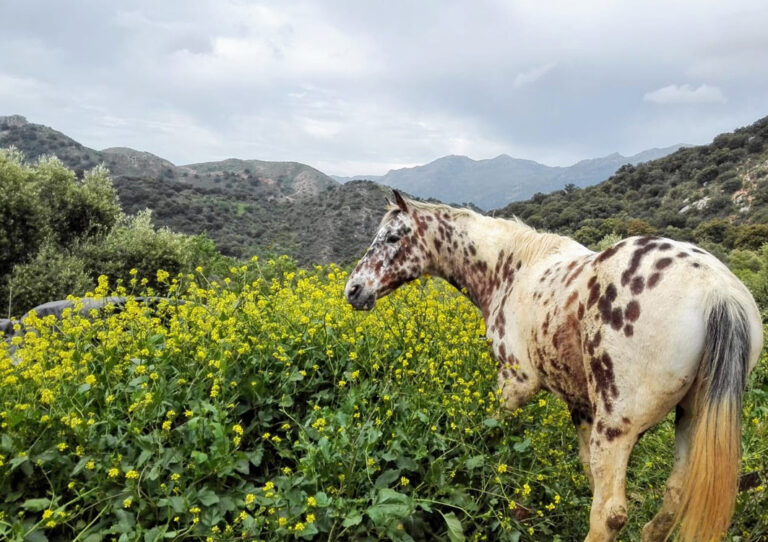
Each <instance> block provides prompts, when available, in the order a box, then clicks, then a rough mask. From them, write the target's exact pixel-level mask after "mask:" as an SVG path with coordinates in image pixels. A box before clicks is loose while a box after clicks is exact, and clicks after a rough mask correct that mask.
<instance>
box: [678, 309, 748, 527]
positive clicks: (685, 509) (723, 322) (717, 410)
mask: <svg viewBox="0 0 768 542" xmlns="http://www.w3.org/2000/svg"><path fill="white" fill-rule="evenodd" d="M749 356H750V325H749V320H748V317H747V311H746V310H745V307H744V305H743V303H741V302H739V300H738V299H734V298H722V297H721V298H718V299H713V301H712V303H711V305H710V307H709V310H708V313H707V329H706V339H705V348H704V356H703V357H702V360H701V364H700V365H699V371H698V374H697V378H696V382H694V386H695V387H694V388H693V389H692V391H693V412H692V414H693V427H692V435H691V437H692V438H691V443H690V452H689V457H688V464H687V465H686V467H685V469H686V470H685V473H684V478H683V487H682V490H681V497H680V509H679V513H678V515H679V517H678V520H679V521H680V539H681V540H682V541H683V542H694V541H696V542H710V541H713V540H720V538H721V537H722V536H723V535H724V534H725V531H726V530H727V529H728V526H729V525H730V522H731V516H732V515H733V509H734V505H735V504H736V496H737V494H738V476H739V461H740V458H741V406H742V398H743V394H744V387H745V385H746V380H747V375H748V372H749Z"/></svg>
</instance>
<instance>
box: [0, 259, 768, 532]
mask: <svg viewBox="0 0 768 542" xmlns="http://www.w3.org/2000/svg"><path fill="white" fill-rule="evenodd" d="M199 271H202V270H199ZM157 278H158V279H159V280H160V282H161V283H164V284H165V285H166V286H167V288H168V291H169V295H170V297H171V298H172V300H171V301H170V302H163V303H162V304H161V305H160V306H159V307H157V308H156V309H150V308H148V307H146V306H145V305H142V304H139V303H136V302H129V303H128V304H127V305H126V308H125V310H123V311H117V310H109V308H108V309H107V310H106V314H100V315H96V314H93V315H90V317H89V318H85V317H81V316H79V315H77V314H76V313H75V312H72V313H70V314H68V315H67V316H66V317H65V318H64V319H63V321H61V322H58V321H55V320H53V319H51V317H47V318H45V319H37V318H32V319H30V320H28V321H27V322H26V323H27V329H26V335H25V336H24V338H23V340H22V339H21V338H16V339H14V343H16V344H15V345H14V346H18V347H19V348H18V349H17V350H16V351H15V353H14V354H13V356H14V358H13V359H12V357H11V354H10V353H9V351H8V349H7V348H6V347H4V346H0V383H1V386H0V424H1V430H0V487H1V488H2V494H0V538H2V539H9V540H18V541H21V540H28V541H31V542H35V541H43V540H78V541H84V542H85V541H87V542H94V541H98V540H102V539H103V540H113V539H114V540H121V541H122V540H142V541H147V542H149V541H159V540H174V539H179V540H181V539H199V540H234V539H246V540H254V539H261V540H278V539H313V538H316V539H320V540H326V539H342V540H347V539H351V540H379V539H382V538H390V539H395V540H412V539H415V540H433V539H436V538H437V539H441V538H442V539H448V540H452V541H456V540H464V539H465V538H466V539H468V540H512V541H514V540H563V541H566V540H568V541H570V540H577V539H579V538H581V537H583V536H584V535H585V534H586V529H587V520H588V514H589V503H590V491H589V486H588V484H587V481H586V478H585V476H584V474H583V472H582V470H581V466H580V464H579V462H578V459H577V452H576V439H575V435H574V432H573V429H572V428H571V424H570V419H569V416H568V413H567V411H566V410H565V408H564V407H563V405H562V404H561V403H560V402H559V401H557V400H556V399H554V398H552V397H550V396H548V395H546V394H542V395H540V396H539V397H538V399H537V400H536V401H534V402H532V403H531V404H530V405H528V406H527V407H525V408H523V409H521V410H518V411H516V412H514V413H509V414H505V413H504V412H503V411H502V410H501V409H500V401H499V397H498V395H497V392H496V369H495V362H494V361H493V360H492V359H491V358H490V356H489V351H488V347H487V344H486V342H485V339H484V338H483V337H484V331H485V330H484V325H483V323H482V320H481V319H480V317H479V313H478V312H477V311H476V310H475V309H474V307H472V306H471V305H470V303H469V302H468V301H467V300H465V299H464V298H463V297H461V296H460V295H458V294H456V293H455V292H454V291H453V290H452V289H451V288H450V287H447V286H445V285H444V283H443V282H441V281H432V280H422V281H417V282H416V283H414V284H412V285H410V286H408V287H405V288H402V289H401V290H400V291H398V292H397V293H396V294H393V295H392V296H390V297H389V298H386V299H383V300H381V301H380V302H379V305H378V306H377V307H376V309H375V310H374V311H372V312H370V313H359V312H354V311H352V310H351V309H350V307H348V306H347V304H346V302H345V301H344V299H343V295H342V291H343V286H344V281H345V273H344V272H343V271H342V270H340V269H339V268H337V267H335V266H329V267H325V268H319V267H318V268H316V269H315V270H314V271H309V272H308V271H302V270H296V269H295V268H294V267H293V266H292V264H290V262H287V261H286V260H278V261H270V262H266V263H263V264H262V263H260V262H258V261H254V262H251V263H250V264H249V265H248V266H243V267H240V268H233V269H232V270H231V271H230V275H229V277H227V278H223V279H220V280H218V281H217V282H208V281H207V280H206V279H205V278H204V274H203V273H202V272H198V273H197V274H195V275H185V276H179V277H176V278H172V277H168V276H167V274H165V273H163V272H162V271H161V272H158V277H157ZM113 286H114V287H115V293H117V294H118V295H127V294H133V293H137V294H138V293H139V292H141V293H142V294H148V295H152V294H153V293H154V292H152V291H148V292H147V291H142V290H146V288H144V287H142V283H141V281H139V280H137V279H134V280H133V281H131V283H129V284H125V285H113ZM110 291H111V290H110V287H109V285H108V284H107V282H106V280H102V282H101V283H100V286H99V288H98V289H97V291H96V292H94V295H96V296H99V297H100V296H104V295H107V294H109V293H110ZM744 424H745V440H744V443H745V448H744V469H745V470H746V471H750V472H754V473H756V474H753V475H751V476H750V477H749V482H750V483H748V484H747V485H749V486H750V487H749V488H747V489H746V490H745V491H744V492H742V493H741V496H740V500H739V504H738V508H737V513H736V516H735V520H734V526H733V528H732V533H733V540H765V539H766V537H768V496H767V494H768V492H766V491H765V486H766V485H768V370H767V369H766V363H765V360H763V363H762V364H761V366H760V368H759V369H758V370H757V371H756V373H755V374H754V375H753V377H752V384H751V388H750V392H749V393H748V395H747V400H746V411H745V418H744ZM671 459H672V457H671V423H669V422H667V423H665V424H663V425H662V426H661V427H660V428H658V429H656V430H654V431H652V432H650V433H649V434H648V435H646V436H645V437H644V438H643V439H642V441H641V442H640V444H639V445H638V447H637V448H636V451H635V453H634V455H633V459H632V463H631V466H630V472H629V486H628V498H629V502H630V524H629V525H628V527H627V528H626V529H625V530H624V531H623V532H622V538H623V539H624V540H636V539H638V538H639V536H638V534H639V529H640V528H641V526H642V524H643V523H644V522H645V521H647V520H649V519H650V517H651V516H652V514H653V513H655V510H656V508H657V507H658V506H659V505H660V503H661V497H662V494H663V482H664V478H665V476H666V474H667V472H668V470H669V467H670V463H671Z"/></svg>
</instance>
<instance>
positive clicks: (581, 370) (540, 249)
mask: <svg viewBox="0 0 768 542" xmlns="http://www.w3.org/2000/svg"><path fill="white" fill-rule="evenodd" d="M394 197H395V202H394V203H391V202H390V203H389V206H388V209H387V211H386V214H385V215H384V218H383V220H382V222H381V224H380V226H379V229H378V232H377V233H376V235H375V237H374V239H373V242H372V243H371V245H370V247H369V248H368V250H367V252H366V253H365V255H364V256H363V257H362V259H361V260H360V262H359V263H358V264H357V266H356V267H355V269H354V270H353V271H352V272H351V274H350V275H349V278H348V281H347V284H346V287H345V291H344V295H345V297H346V299H347V301H348V302H349V303H350V304H351V305H352V306H353V308H355V309H358V310H371V309H372V308H373V307H374V305H375V303H376V300H377V299H379V298H381V297H383V296H385V295H387V294H389V293H390V292H392V291H394V290H395V289H396V288H398V287H399V286H401V285H403V284H405V283H407V282H409V281H412V280H414V279H416V278H418V277H420V276H421V275H424V274H430V275H435V276H439V277H442V278H444V279H445V280H447V281H448V282H449V283H450V284H452V285H453V286H454V287H456V288H457V289H459V290H460V291H461V292H462V293H464V294H465V295H467V296H468V297H469V299H470V300H471V301H472V302H473V303H474V304H475V305H476V306H477V307H478V308H479V309H480V312H481V313H482V316H483V318H484V320H485V324H486V335H487V337H488V339H489V340H490V344H491V348H492V351H493V355H494V357H495V358H496V360H497V361H498V365H499V369H498V384H499V386H500V388H501V394H502V397H503V401H504V403H505V405H504V406H505V407H506V408H508V409H510V410H514V409H516V408H518V407H519V406H521V405H523V404H524V403H526V402H527V401H529V400H530V399H531V398H532V397H533V396H534V395H535V394H536V393H537V392H538V391H539V390H540V389H544V390H547V391H549V392H550V393H552V394H554V395H555V396H557V397H559V398H560V399H562V400H563V401H564V402H565V403H566V405H567V406H568V409H569V411H570V413H571V418H572V420H573V423H574V425H575V428H576V433H577V435H578V442H579V458H580V460H581V462H582V463H583V465H584V468H585V470H586V474H587V478H588V480H589V482H590V486H591V488H592V492H593V499H592V507H591V510H590V515H589V532H588V534H587V537H586V539H585V540H586V541H587V542H598V541H611V540H615V539H616V536H617V534H618V532H619V531H620V530H621V529H622V527H623V526H624V524H625V523H626V521H627V501H626V495H625V480H626V470H627V463H628V460H629V456H630V453H631V451H632V449H633V447H634V446H635V444H636V443H637V441H638V440H639V438H640V437H641V436H642V434H643V433H644V432H645V431H646V430H648V429H649V428H651V427H653V426H654V425H656V424H657V423H659V422H660V421H661V420H662V419H663V418H664V417H665V416H666V415H667V414H668V413H669V412H670V411H671V410H672V409H673V408H674V409H675V459H674V464H673V468H672V471H671V473H670V475H669V478H668V479H667V482H666V490H665V494H664V500H663V504H662V507H661V509H660V510H659V512H658V513H657V514H656V515H655V516H654V518H653V519H652V520H651V521H649V522H648V523H647V524H646V525H645V526H644V527H643V531H642V539H643V540H644V541H646V542H648V541H662V540H666V539H667V538H668V537H669V536H670V535H671V534H672V532H673V531H674V529H675V528H677V526H678V525H679V537H680V539H681V540H683V541H684V542H692V541H694V540H695V541H700V542H701V541H710V540H718V539H720V538H721V537H722V536H723V535H724V534H725V532H726V531H727V529H728V526H729V525H730V520H731V516H732V515H733V509H734V505H735V500H736V496H737V493H738V472H739V462H740V457H741V410H742V397H743V393H744V388H745V386H746V381H747V377H748V375H749V373H750V372H751V370H752V369H753V368H754V367H755V365H756V364H757V360H758V357H759V354H760V351H761V349H762V342H763V337H762V323H761V317H760V313H759V311H758V308H757V305H756V303H755V301H754V299H753V297H752V295H751V294H750V292H749V291H748V290H747V288H746V287H745V286H744V285H743V284H742V283H741V282H740V281H739V280H738V279H737V278H736V277H735V276H734V275H733V274H732V273H731V272H730V271H729V270H728V268H727V267H726V266H725V265H724V264H723V263H721V262H720V261H719V260H718V259H717V258H715V257H714V256H712V255H711V254H709V253H707V252H705V251H704V250H702V249H700V248H698V247H696V246H694V245H692V244H690V243H685V242H678V241H673V240H671V239H665V238H661V237H656V236H642V237H630V238H627V239H624V240H622V241H619V242H618V243H616V244H614V245H613V246H611V247H609V248H607V249H606V250H603V251H602V252H599V253H598V252H594V251H592V250H589V249H588V248H586V247H584V246H583V245H581V244H579V243H577V242H576V241H574V240H572V239H570V238H568V237H563V236H560V235H555V234H552V233H543V232H537V231H536V230H535V229H533V228H531V227H529V226H527V225H525V224H524V223H522V222H521V221H519V220H517V219H514V220H506V219H500V218H492V217H489V216H484V215H481V214H479V213H476V212H474V211H472V210H469V209H457V208H454V207H450V206H447V205H441V204H430V203H423V202H418V201H414V200H411V199H406V198H404V197H403V196H402V195H401V194H400V193H398V192H397V191H395V192H394Z"/></svg>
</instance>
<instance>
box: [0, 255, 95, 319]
mask: <svg viewBox="0 0 768 542" xmlns="http://www.w3.org/2000/svg"><path fill="white" fill-rule="evenodd" d="M94 285H95V283H94V282H93V281H92V280H91V279H90V277H89V276H88V273H87V272H86V269H85V262H83V260H82V259H81V258H78V257H77V256H73V255H71V254H67V253H65V252H63V251H61V250H59V249H58V248H56V247H53V246H52V245H45V246H44V247H43V248H42V249H41V250H40V251H39V252H38V253H37V255H36V256H35V257H34V259H33V260H32V261H30V262H27V263H23V264H19V265H17V266H15V267H14V268H13V272H12V273H11V277H10V284H9V292H8V298H9V301H10V303H9V313H10V314H14V315H21V314H23V313H24V312H26V311H27V310H28V309H31V308H32V307H35V306H37V305H41V304H43V303H45V302H47V301H53V300H56V299H66V297H67V296H68V295H71V294H74V295H83V294H85V292H87V291H88V290H90V289H91V288H93V286H94Z"/></svg>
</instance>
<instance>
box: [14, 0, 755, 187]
mask: <svg viewBox="0 0 768 542" xmlns="http://www.w3.org/2000/svg"><path fill="white" fill-rule="evenodd" d="M766 28H768V2H765V0H728V1H727V2H726V1H722V0H712V1H710V0H685V1H684V0H666V1H655V0H641V1H613V0H605V1H597V0H580V1H578V2H575V1H572V0H562V1H550V0H530V1H513V0H507V1H502V0H475V1H471V2H470V1H468V0H467V1H453V0H435V1H429V0H419V1H416V2H414V1H400V0H381V1H379V0H365V1H359V0H350V1H342V0H328V1H324V0H317V1H288V0H279V1H274V2H269V1H266V2H257V1H253V2H251V1H245V0H242V1H234V0H162V1H160V2H158V1H157V0H148V1H134V0H122V1H120V2H105V1H104V0H82V1H78V2H61V1H58V0H50V1H42V0H0V115H4V114H12V113H18V114H22V115H25V116H26V117H27V118H28V119H29V120H30V121H31V122H36V123H40V124H45V125H48V126H52V127H54V128H56V129H57V130H60V131H62V132H64V133H65V134H67V135H69V136H71V137H73V138H75V139H76V140H78V141H80V142H81V143H83V144H85V145H87V146H90V147H93V148H96V149H102V148H106V147H111V146H128V147H133V148H136V149H139V150H145V151H149V152H152V153H155V154H157V155H160V156H162V157H164V158H167V159H169V160H171V161H172V162H174V163H176V164H185V163H190V162H202V161H209V160H218V159H223V158H227V157H239V158H256V159H261V160H295V161H299V162H304V163H307V164H310V165H313V166H315V167H317V168H319V169H321V170H322V171H324V172H326V173H330V174H339V175H352V174H361V173H368V174H383V173H385V172H386V171H387V170H388V169H390V168H394V167H402V166H407V165H416V164H422V163H426V162H428V161H431V160H433V159H435V158H437V157H439V156H443V155H446V154H464V155H468V156H470V157H472V158H475V159H480V158H490V157H493V156H496V155H498V154H501V153H507V154H510V155H512V156H515V157H520V158H530V159H534V160H538V161H540V162H544V163H547V164H550V165H567V164H570V163H573V162H575V161H577V160H579V159H582V158H588V157H595V156H601V155H605V154H609V153H611V152H614V151H618V152H621V153H623V154H625V155H626V154H632V153H636V152H638V151H641V150H644V149H647V148H650V147H661V146H667V145H672V144H676V143H694V144H695V143H705V142H708V141H710V140H711V139H712V137H713V136H715V135H716V134H718V133H720V132H723V131H730V130H732V129H734V128H736V127H739V126H744V125H746V124H749V123H751V122H753V121H755V120H757V119H758V118H761V117H763V116H766V115H768V32H767V31H766Z"/></svg>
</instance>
